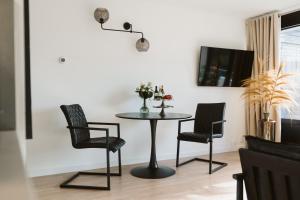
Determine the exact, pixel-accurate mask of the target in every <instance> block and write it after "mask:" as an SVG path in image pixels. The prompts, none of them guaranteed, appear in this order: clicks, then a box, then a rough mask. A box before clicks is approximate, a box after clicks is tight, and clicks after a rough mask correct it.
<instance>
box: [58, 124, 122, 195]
mask: <svg viewBox="0 0 300 200" xmlns="http://www.w3.org/2000/svg"><path fill="white" fill-rule="evenodd" d="M87 124H88V125H90V124H91V125H109V126H117V133H118V138H120V124H119V123H106V122H87ZM67 128H69V129H87V130H93V131H104V132H105V134H106V164H107V166H106V173H99V172H78V173H76V174H75V175H73V176H72V177H70V178H69V179H68V180H66V181H64V182H63V183H62V184H61V185H60V187H61V188H71V189H72V188H73V189H91V190H110V188H111V187H110V177H111V176H121V175H122V163H121V149H119V150H118V168H119V171H118V173H111V172H110V155H109V153H110V152H109V151H110V150H109V140H108V138H109V129H108V128H94V127H74V126H73V127H70V126H67ZM80 175H88V176H106V178H107V179H106V180H107V186H104V187H103V186H88V185H72V184H69V183H70V182H72V181H73V180H75V179H76V178H77V177H79V176H80Z"/></svg>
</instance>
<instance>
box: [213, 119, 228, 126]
mask: <svg viewBox="0 0 300 200" xmlns="http://www.w3.org/2000/svg"><path fill="white" fill-rule="evenodd" d="M225 122H226V120H220V121H214V122H212V123H211V124H212V125H216V124H222V123H225Z"/></svg>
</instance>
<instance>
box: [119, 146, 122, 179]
mask: <svg viewBox="0 0 300 200" xmlns="http://www.w3.org/2000/svg"><path fill="white" fill-rule="evenodd" d="M118 160H119V175H120V176H122V161H121V149H119V150H118Z"/></svg>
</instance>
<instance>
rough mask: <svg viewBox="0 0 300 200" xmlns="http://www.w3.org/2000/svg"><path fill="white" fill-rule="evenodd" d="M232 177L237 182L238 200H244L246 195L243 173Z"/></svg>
mask: <svg viewBox="0 0 300 200" xmlns="http://www.w3.org/2000/svg"><path fill="white" fill-rule="evenodd" d="M232 177H233V178H234V179H235V180H236V199H237V200H243V198H244V194H243V181H244V175H243V174H242V173H239V174H233V175H232Z"/></svg>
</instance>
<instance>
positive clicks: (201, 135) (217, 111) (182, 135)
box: [176, 103, 227, 174]
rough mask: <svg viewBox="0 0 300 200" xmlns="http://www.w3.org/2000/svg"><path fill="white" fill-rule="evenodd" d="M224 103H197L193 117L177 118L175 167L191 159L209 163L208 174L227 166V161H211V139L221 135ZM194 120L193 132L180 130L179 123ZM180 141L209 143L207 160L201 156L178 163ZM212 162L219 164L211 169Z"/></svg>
mask: <svg viewBox="0 0 300 200" xmlns="http://www.w3.org/2000/svg"><path fill="white" fill-rule="evenodd" d="M224 112H225V103H207V104H202V103H200V104H198V106H197V110H196V115H195V118H193V119H185V120H179V122H178V136H177V156H176V167H179V166H182V165H184V164H187V163H190V162H192V161H202V162H208V163H209V174H212V173H213V172H215V171H217V170H220V169H221V168H223V167H225V166H227V163H223V162H218V161H213V160H212V151H213V139H214V138H222V137H223V125H224V122H226V120H224ZM192 120H194V121H195V122H194V131H193V132H181V123H182V122H187V121H192ZM180 141H188V142H198V143H205V144H207V143H209V160H206V159H201V158H193V159H191V160H188V161H186V162H183V163H181V164H179V150H180ZM212 164H217V165H219V166H218V167H216V168H214V169H212Z"/></svg>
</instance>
